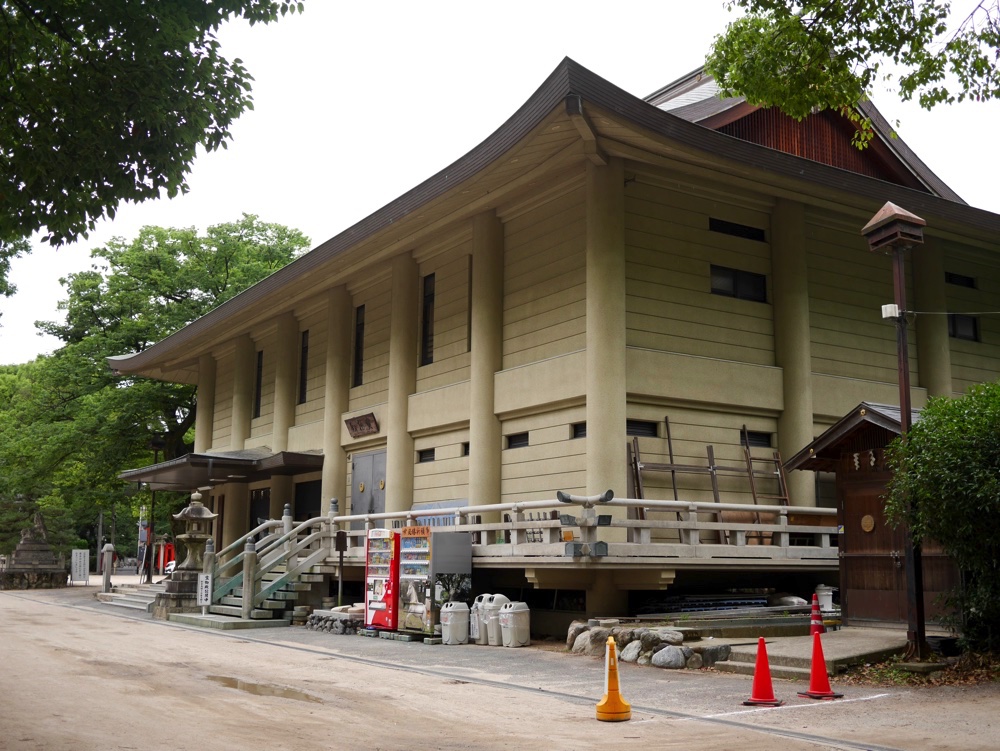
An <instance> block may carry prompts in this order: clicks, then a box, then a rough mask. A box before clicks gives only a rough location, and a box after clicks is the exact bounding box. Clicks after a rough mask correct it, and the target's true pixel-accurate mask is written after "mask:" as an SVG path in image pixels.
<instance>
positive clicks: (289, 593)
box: [231, 587, 299, 600]
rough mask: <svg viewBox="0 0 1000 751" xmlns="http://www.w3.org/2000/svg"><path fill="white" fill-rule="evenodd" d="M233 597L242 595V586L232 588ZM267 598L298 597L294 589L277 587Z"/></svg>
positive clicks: (293, 598)
mask: <svg viewBox="0 0 1000 751" xmlns="http://www.w3.org/2000/svg"><path fill="white" fill-rule="evenodd" d="M231 596H233V597H240V598H242V597H243V587H237V588H236V589H234V590H233V592H232V595H231ZM267 597H268V599H269V600H297V599H298V598H299V593H298V592H297V591H295V590H288V589H277V590H275V591H274V592H270V593H269V594H268V596H267Z"/></svg>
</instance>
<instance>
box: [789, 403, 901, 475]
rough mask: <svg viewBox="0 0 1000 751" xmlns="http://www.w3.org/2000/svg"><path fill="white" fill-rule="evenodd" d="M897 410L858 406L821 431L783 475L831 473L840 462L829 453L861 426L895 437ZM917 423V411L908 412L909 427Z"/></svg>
mask: <svg viewBox="0 0 1000 751" xmlns="http://www.w3.org/2000/svg"><path fill="white" fill-rule="evenodd" d="M899 414H900V413H899V407H898V406H895V405H890V404H875V403H873V402H861V404H859V405H858V406H857V407H855V408H854V409H852V410H851V411H850V412H848V413H847V414H846V415H844V416H843V417H842V418H840V419H839V420H838V421H837V422H836V423H834V424H833V425H831V426H830V427H829V428H827V429H826V430H824V431H823V433H822V435H820V436H818V437H817V438H815V439H814V440H813V441H811V442H810V443H809V444H807V445H806V446H804V447H803V448H802V449H801V450H800V451H799V452H798V453H797V454H795V455H794V456H792V457H791V458H790V459H788V460H787V461H786V462H785V463H784V467H785V471H786V472H791V471H793V470H796V469H804V470H808V471H813V472H827V471H832V469H833V468H834V467H835V466H836V463H837V461H838V460H839V459H840V456H839V454H838V455H836V456H834V455H831V453H830V451H831V450H832V449H834V448H835V447H836V446H837V445H838V444H840V443H841V441H843V440H844V439H845V438H847V437H848V436H849V435H850V434H851V433H853V432H854V431H856V430H857V429H858V428H859V427H861V426H863V425H875V426H877V427H880V428H884V429H885V430H887V431H889V432H891V433H895V434H897V435H899V433H900V419H899ZM919 419H920V410H919V409H914V410H911V411H910V421H911V423H913V422H916V421H917V420H919Z"/></svg>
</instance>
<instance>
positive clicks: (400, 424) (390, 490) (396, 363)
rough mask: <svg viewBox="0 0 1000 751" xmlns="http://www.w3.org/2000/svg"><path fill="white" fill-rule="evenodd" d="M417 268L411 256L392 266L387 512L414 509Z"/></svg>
mask: <svg viewBox="0 0 1000 751" xmlns="http://www.w3.org/2000/svg"><path fill="white" fill-rule="evenodd" d="M417 284H418V279H417V264H416V262H415V261H414V260H413V257H412V256H410V255H409V254H408V253H407V254H404V255H400V256H396V258H395V259H393V262H392V320H391V321H390V323H389V395H388V400H387V402H388V403H387V404H386V408H387V412H388V419H387V420H386V422H388V428H387V430H386V433H387V439H386V456H385V465H386V466H385V474H386V478H385V510H386V511H387V512H392V511H408V510H409V509H410V507H411V506H412V505H413V437H412V436H411V435H410V431H409V429H408V424H407V423H408V417H409V399H410V394H412V393H413V391H414V389H415V388H416V385H417Z"/></svg>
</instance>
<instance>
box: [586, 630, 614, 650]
mask: <svg viewBox="0 0 1000 751" xmlns="http://www.w3.org/2000/svg"><path fill="white" fill-rule="evenodd" d="M587 633H588V635H589V636H590V644H589V645H588V647H587V654H588V655H591V656H593V657H603V656H604V655H605V654H607V652H608V637H609V636H610V635H611V629H610V628H592V629H590V631H588V632H587Z"/></svg>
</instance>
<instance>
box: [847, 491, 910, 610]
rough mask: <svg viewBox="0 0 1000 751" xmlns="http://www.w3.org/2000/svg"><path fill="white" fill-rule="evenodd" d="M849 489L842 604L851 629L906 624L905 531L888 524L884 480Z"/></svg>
mask: <svg viewBox="0 0 1000 751" xmlns="http://www.w3.org/2000/svg"><path fill="white" fill-rule="evenodd" d="M872 479H873V482H866V483H852V484H850V485H847V486H845V487H844V495H843V498H842V511H841V519H842V520H843V526H844V530H843V534H841V535H840V546H841V547H840V605H841V611H842V612H841V615H842V619H843V622H844V625H846V626H865V625H868V626H872V625H896V624H900V623H902V624H905V623H906V569H905V565H906V559H905V550H906V546H905V539H904V535H903V531H902V530H901V529H896V528H894V527H892V526H891V525H890V524H888V523H887V522H886V519H885V514H884V513H883V510H882V505H883V504H882V500H881V495H882V494H883V493H884V492H885V482H884V481H879V480H875V478H872Z"/></svg>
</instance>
